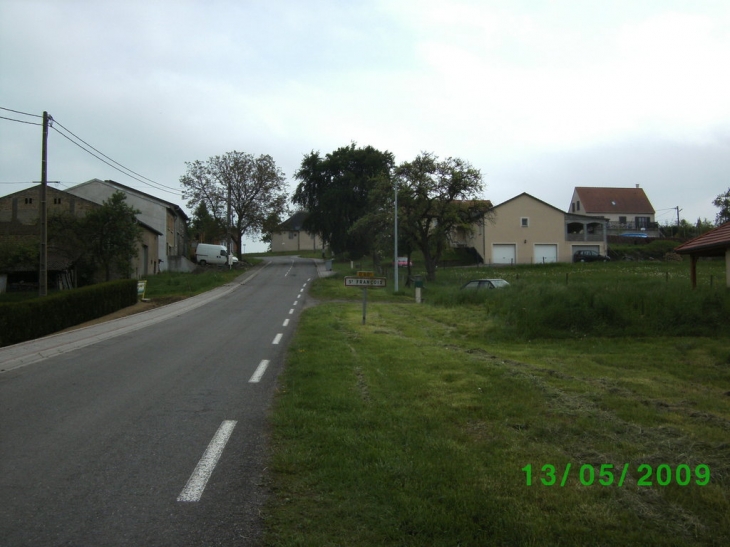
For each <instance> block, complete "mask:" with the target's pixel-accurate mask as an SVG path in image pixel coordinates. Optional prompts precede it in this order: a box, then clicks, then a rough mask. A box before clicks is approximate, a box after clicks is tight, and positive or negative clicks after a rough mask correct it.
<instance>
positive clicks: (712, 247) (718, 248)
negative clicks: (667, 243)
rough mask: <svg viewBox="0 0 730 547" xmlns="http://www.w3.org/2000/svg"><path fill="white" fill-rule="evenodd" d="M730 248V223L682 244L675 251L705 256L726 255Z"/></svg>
mask: <svg viewBox="0 0 730 547" xmlns="http://www.w3.org/2000/svg"><path fill="white" fill-rule="evenodd" d="M728 248H730V222H726V223H725V224H721V225H720V226H718V227H717V228H715V229H714V230H710V231H709V232H707V233H704V234H702V235H701V236H697V237H695V238H693V239H690V240H689V241H686V242H684V243H682V244H681V245H680V246H679V247H677V248H676V249H674V252H677V253H680V254H703V255H710V254H724V253H725V250H726V249H728Z"/></svg>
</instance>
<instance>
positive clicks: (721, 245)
mask: <svg viewBox="0 0 730 547" xmlns="http://www.w3.org/2000/svg"><path fill="white" fill-rule="evenodd" d="M674 252H676V253H679V254H687V255H689V256H690V259H691V263H690V268H691V269H690V279H691V281H692V287H693V288H694V287H696V286H697V259H699V258H700V257H703V256H724V257H725V278H726V279H725V282H726V284H727V286H728V288H730V222H726V223H725V224H721V225H720V226H718V227H717V228H715V229H714V230H710V231H709V232H706V233H704V234H702V235H701V236H697V237H695V238H694V239H690V240H689V241H687V242H685V243H682V244H681V245H680V246H679V247H677V248H676V249H674Z"/></svg>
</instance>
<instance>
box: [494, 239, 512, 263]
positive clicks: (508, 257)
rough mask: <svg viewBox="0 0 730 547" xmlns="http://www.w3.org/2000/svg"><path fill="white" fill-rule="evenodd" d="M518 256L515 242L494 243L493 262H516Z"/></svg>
mask: <svg viewBox="0 0 730 547" xmlns="http://www.w3.org/2000/svg"><path fill="white" fill-rule="evenodd" d="M516 257H517V252H516V251H515V246H514V244H511V245H492V264H515V263H516V260H515V258H516Z"/></svg>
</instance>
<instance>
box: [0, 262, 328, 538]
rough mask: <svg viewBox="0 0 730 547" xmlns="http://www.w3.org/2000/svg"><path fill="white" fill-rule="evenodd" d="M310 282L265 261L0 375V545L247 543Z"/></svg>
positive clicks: (290, 265)
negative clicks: (194, 298) (143, 321)
mask: <svg viewBox="0 0 730 547" xmlns="http://www.w3.org/2000/svg"><path fill="white" fill-rule="evenodd" d="M316 276H317V271H316V268H315V266H314V264H313V262H312V261H311V260H303V259H291V258H280V259H274V260H272V261H271V262H270V263H268V264H267V265H266V266H265V267H263V268H262V269H261V270H260V271H259V272H258V274H257V275H256V276H255V277H253V278H250V279H249V280H248V281H247V282H246V284H245V285H240V286H237V287H236V288H235V289H233V290H231V291H230V292H228V294H226V295H225V296H222V297H221V298H218V299H216V300H213V301H210V302H207V303H205V304H203V305H200V306H199V307H197V308H195V309H193V310H192V311H188V312H184V313H183V312H181V313H180V314H177V315H175V316H173V317H170V318H167V319H165V320H163V321H158V322H156V323H154V324H151V325H148V326H146V327H144V328H140V329H138V330H134V331H131V332H127V331H126V330H124V329H120V330H119V332H120V333H121V334H119V335H118V336H115V337H111V338H107V339H103V340H101V341H99V342H96V343H93V344H91V345H86V346H85V347H81V348H79V349H75V350H72V351H66V352H65V353H61V354H58V355H55V356H52V357H49V358H45V359H41V360H38V361H37V362H33V363H31V364H27V365H24V366H21V367H18V368H13V369H10V370H7V371H6V372H3V373H0V545H2V546H4V547H10V546H21V545H22V546H33V547H36V546H46V545H53V546H74V547H76V546H83V547H87V546H88V547H92V546H116V545H134V546H147V547H151V546H157V545H160V546H162V545H164V546H186V545H195V546H202V545H205V546H208V545H227V546H246V545H257V544H258V543H259V541H260V533H261V522H260V510H261V508H262V504H263V503H264V501H265V496H266V489H265V486H264V483H263V478H264V469H265V465H266V459H267V454H268V452H267V451H268V447H267V438H268V430H267V415H268V412H269V411H270V407H271V402H272V398H273V394H274V391H275V388H276V376H277V374H278V373H279V371H280V370H281V367H282V365H283V358H284V349H285V347H286V345H287V342H288V340H289V339H290V337H291V334H292V332H293V330H294V326H295V324H296V320H297V317H298V316H299V313H300V311H301V309H302V308H303V307H304V302H303V301H304V300H305V297H306V292H307V288H308V287H309V285H310V283H311V281H312V280H313V279H314V278H315V277H316ZM140 315H143V314H140ZM62 336H66V335H62ZM62 340H63V338H62V337H57V342H59V343H60V342H61V341H62ZM2 359H3V357H2V355H1V354H0V369H3V368H4V367H3V363H2ZM266 361H268V366H267V367H266V368H265V370H262V369H263V368H264V365H262V363H264V364H265V362H266ZM257 376H258V378H259V379H258V381H251V380H252V379H253V380H256V379H257V378H256V377H257ZM206 480H207V483H206Z"/></svg>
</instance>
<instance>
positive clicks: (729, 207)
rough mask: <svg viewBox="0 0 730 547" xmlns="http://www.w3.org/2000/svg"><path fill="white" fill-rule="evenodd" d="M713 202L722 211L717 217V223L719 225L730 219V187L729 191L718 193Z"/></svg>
mask: <svg viewBox="0 0 730 547" xmlns="http://www.w3.org/2000/svg"><path fill="white" fill-rule="evenodd" d="M712 204H713V205H714V206H715V207H719V208H720V212H719V213H717V216H716V217H715V224H717V225H718V226H719V225H720V224H724V223H726V222H728V221H730V188H728V189H727V192H725V193H723V194H720V195H718V196H717V197H716V198H715V199H714V200H713V202H712Z"/></svg>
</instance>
